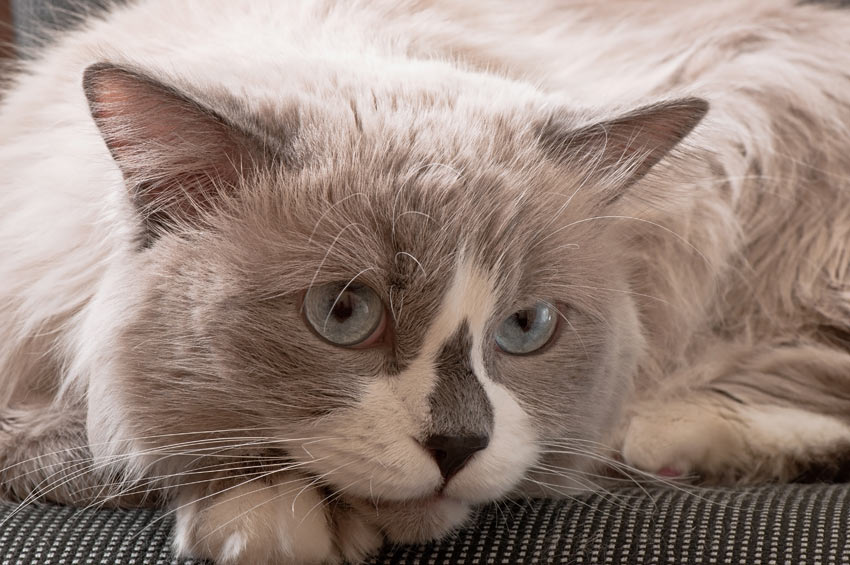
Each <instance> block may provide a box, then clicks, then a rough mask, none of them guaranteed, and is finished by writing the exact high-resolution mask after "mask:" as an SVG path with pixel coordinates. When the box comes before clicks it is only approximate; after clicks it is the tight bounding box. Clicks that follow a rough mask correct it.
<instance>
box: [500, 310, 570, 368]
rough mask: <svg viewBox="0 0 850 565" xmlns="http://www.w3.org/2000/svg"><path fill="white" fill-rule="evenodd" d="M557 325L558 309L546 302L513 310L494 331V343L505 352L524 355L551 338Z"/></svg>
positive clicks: (535, 349)
mask: <svg viewBox="0 0 850 565" xmlns="http://www.w3.org/2000/svg"><path fill="white" fill-rule="evenodd" d="M557 327H558V311H557V310H556V309H555V307H554V306H552V305H551V304H549V303H547V302H538V303H537V304H535V305H534V306H533V307H531V308H526V309H524V310H519V311H517V312H514V313H513V314H511V315H510V316H508V318H507V319H506V320H505V321H504V322H502V325H501V326H499V329H498V330H497V331H496V344H497V345H498V346H499V347H500V348H501V349H502V351H504V352H506V353H511V354H513V355H525V354H527V353H533V352H534V351H537V350H538V349H540V348H541V347H543V346H544V345H546V344H547V343H549V340H551V339H552V336H553V335H554V334H555V330H556V329H557Z"/></svg>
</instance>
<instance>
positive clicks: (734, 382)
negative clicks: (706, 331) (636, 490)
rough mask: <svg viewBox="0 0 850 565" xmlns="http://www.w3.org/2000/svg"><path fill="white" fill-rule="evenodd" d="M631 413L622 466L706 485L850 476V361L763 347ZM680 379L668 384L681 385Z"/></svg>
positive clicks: (818, 351) (819, 349) (807, 348)
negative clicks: (625, 465) (688, 478)
mask: <svg viewBox="0 0 850 565" xmlns="http://www.w3.org/2000/svg"><path fill="white" fill-rule="evenodd" d="M691 371H692V372H693V373H694V374H698V375H699V378H698V379H696V380H697V383H696V386H691V387H681V388H677V389H671V390H669V391H667V392H666V393H664V394H660V395H657V396H652V397H649V395H645V396H647V397H648V398H645V399H643V400H642V401H640V402H638V403H637V404H636V405H635V406H633V407H632V409H631V411H630V412H631V413H630V416H629V419H628V423H627V425H626V427H625V432H624V434H623V445H622V454H623V458H624V460H625V462H626V463H627V464H629V465H632V466H635V467H637V468H639V469H642V470H644V471H647V472H650V473H654V474H659V475H662V476H668V477H686V476H693V477H694V479H695V480H697V481H699V482H702V483H709V484H743V483H756V482H765V481H793V480H827V481H830V480H844V479H847V478H850V425H848V422H850V355H848V354H847V353H846V352H844V351H840V350H836V349H832V348H828V347H825V346H819V345H790V346H789V345H783V346H775V347H762V348H759V349H758V350H755V351H751V352H750V353H749V354H744V355H733V356H732V359H731V360H730V362H721V363H718V362H716V361H710V362H708V364H707V367H706V368H701V367H695V368H693V369H692V370H691ZM685 378H687V376H686V375H682V376H681V378H679V379H677V378H676V376H674V378H673V379H671V380H672V381H676V380H679V381H682V380H683V379H685Z"/></svg>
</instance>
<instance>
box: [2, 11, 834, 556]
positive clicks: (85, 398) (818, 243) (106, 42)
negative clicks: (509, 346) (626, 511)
mask: <svg viewBox="0 0 850 565" xmlns="http://www.w3.org/2000/svg"><path fill="white" fill-rule="evenodd" d="M848 25H850V14H848V13H845V12H842V11H840V10H836V9H832V8H829V7H825V6H817V5H796V4H794V3H792V2H786V1H783V0H770V1H768V0H760V1H755V2H747V3H741V2H737V1H735V2H731V1H730V2H717V1H711V2H704V3H701V4H697V5H687V6H686V5H685V4H680V5H672V4H670V3H667V2H656V3H646V2H642V3H631V2H605V3H599V2H580V1H573V2H566V1H565V2H536V3H533V4H532V5H531V6H522V8H521V9H517V7H516V6H515V5H514V3H511V2H507V1H504V2H500V1H493V2H487V3H484V2H450V1H448V0H430V1H419V2H416V1H412V0H411V1H405V2H396V1H392V2H390V1H386V2H384V1H381V0H375V1H372V2H354V1H352V2H335V1H334V2H331V1H321V0H316V1H312V2H296V1H294V0H292V1H285V2H271V1H269V2H256V1H252V2H247V1H246V2H237V1H233V0H229V1H227V2H225V1H218V0H215V1H210V0H204V1H203V2H202V1H200V0H198V1H188V0H187V1H185V2H179V3H175V2H170V1H166V0H143V1H139V2H134V3H131V4H130V5H128V6H116V7H114V8H113V9H111V10H109V11H108V13H107V14H106V15H104V16H102V17H97V18H91V19H89V20H88V21H86V22H85V23H84V24H83V25H81V26H80V28H79V29H78V30H76V31H73V32H70V33H66V34H62V35H61V36H59V37H57V38H56V40H55V42H54V43H53V44H51V45H50V46H48V47H45V48H44V49H42V50H40V51H39V53H38V54H37V56H36V57H35V58H34V59H33V60H32V61H28V62H26V63H23V64H22V69H21V72H20V73H18V74H17V75H16V76H15V77H14V81H13V82H14V84H13V85H12V86H11V87H10V88H9V89H8V90H7V91H6V92H5V94H4V97H3V98H2V101H0V131H2V132H3V137H2V140H0V170H2V171H3V173H2V177H0V210H2V211H3V214H2V218H0V249H3V255H2V257H1V258H0V281H3V282H2V288H0V379H2V382H3V386H2V387H0V394H2V398H0V406H2V415H3V421H2V426H0V465H2V472H1V473H2V476H0V479H2V488H3V492H4V494H5V496H7V497H9V498H14V499H26V500H29V499H33V498H38V497H44V498H49V499H51V500H57V501H60V502H70V503H76V504H84V503H93V502H97V503H113V504H124V505H129V504H148V503H155V504H165V505H168V506H169V507H170V508H171V509H172V510H173V511H174V512H175V513H176V516H177V535H176V549H177V550H178V552H180V553H182V554H186V555H197V556H201V557H210V558H213V559H217V560H219V561H221V562H225V563H259V562H281V561H284V562H292V563H308V562H309V563H312V562H322V561H333V560H338V559H342V558H345V559H348V560H352V561H356V560H358V559H361V558H362V557H363V556H365V555H367V554H368V553H369V552H371V551H373V550H375V549H376V548H377V547H378V546H379V545H380V543H381V542H382V540H383V539H384V538H388V539H390V540H392V541H400V542H406V541H418V540H425V539H431V538H434V537H439V536H441V535H443V534H445V533H446V532H448V531H450V530H451V529H452V528H454V527H457V526H458V525H459V524H461V523H462V522H463V521H464V520H465V518H466V516H467V515H468V513H469V509H470V507H471V506H472V505H474V504H477V503H482V502H487V501H491V500H495V499H499V498H501V497H503V496H507V495H509V494H512V493H513V494H516V493H524V494H544V495H563V494H569V493H570V492H574V491H575V490H576V489H584V488H595V487H596V486H597V481H598V479H599V476H598V474H599V473H600V472H602V471H603V470H604V468H605V467H606V466H608V467H610V468H613V469H614V470H619V471H623V470H627V471H629V472H632V473H638V474H640V473H644V474H645V476H648V475H652V474H661V475H674V476H679V477H686V476H690V477H693V478H696V479H698V480H700V481H702V482H716V483H744V482H762V481H777V480H779V481H787V480H794V479H797V478H841V477H843V474H844V473H845V472H846V467H845V465H844V462H845V461H846V460H847V446H848V441H850V427H848V425H850V424H849V423H848V421H847V416H846V414H847V406H848V399H849V398H850V382H848V375H850V354H848V352H847V344H848V339H850V337H848V336H850V334H848V327H850V308H849V307H848V306H850V303H848V301H850V295H848V294H847V290H846V284H847V283H846V282H845V281H847V280H848V278H849V277H848V266H850V254H848V252H847V241H848V236H850V196H848V194H850V193H848V192H847V191H846V190H845V184H846V183H847V179H848V178H850V177H848V175H850V157H848V153H847V147H850V131H848V124H850V74H848V73H847V70H846V69H848V68H850V39H848V36H847V32H846V30H847V29H848ZM354 281H356V282H357V284H363V285H366V286H368V287H369V288H371V289H373V290H374V291H375V292H376V293H377V294H378V295H379V296H380V297H381V300H382V302H383V304H384V305H385V308H386V311H387V317H386V320H385V324H386V328H387V329H386V331H385V333H384V334H383V335H382V338H381V340H380V341H378V342H376V343H375V344H373V346H371V347H368V348H360V349H357V348H342V347H337V346H333V345H331V344H330V343H328V342H327V341H325V340H322V339H321V338H319V337H318V336H317V335H316V334H315V333H314V332H313V331H311V330H310V329H308V326H307V323H306V322H305V319H304V317H303V316H302V312H301V310H302V302H303V300H304V299H305V292H306V291H308V289H312V288H314V287H317V286H321V285H322V284H325V283H334V282H341V283H346V284H350V283H352V282H354ZM540 301H543V302H545V303H547V304H551V305H552V307H553V308H555V309H557V311H558V314H559V316H560V318H561V321H560V324H559V328H558V330H556V335H555V337H554V338H553V339H552V341H551V342H550V343H549V344H548V345H547V346H545V347H544V348H542V349H540V350H539V351H537V352H535V353H533V354H530V355H522V356H512V355H509V354H506V353H505V352H503V351H500V350H499V349H498V348H497V347H496V346H495V345H494V335H495V333H496V331H497V330H498V327H499V325H500V324H501V322H502V321H504V320H505V319H506V318H508V317H510V316H511V315H512V313H514V312H517V311H519V310H522V309H524V308H529V307H530V306H532V305H534V304H535V303H536V302H540ZM382 327H383V326H382ZM455 436H456V437H471V436H475V437H479V438H481V437H483V438H485V439H486V447H484V448H482V449H479V450H478V451H477V452H476V453H474V455H472V456H471V458H469V459H468V461H467V462H466V463H465V465H463V466H462V467H460V468H459V470H457V471H456V472H454V473H453V474H451V475H449V474H447V472H446V471H445V470H444V469H443V468H442V467H440V466H439V465H438V464H437V463H438V462H439V461H440V455H439V453H438V452H439V450H438V449H435V448H433V447H432V444H431V443H429V441H431V439H429V438H434V437H455Z"/></svg>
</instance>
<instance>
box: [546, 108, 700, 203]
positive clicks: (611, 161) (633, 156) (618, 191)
mask: <svg viewBox="0 0 850 565" xmlns="http://www.w3.org/2000/svg"><path fill="white" fill-rule="evenodd" d="M708 109H709V106H708V102H706V101H705V100H703V99H701V98H680V99H675V100H666V101H663V102H658V103H656V104H651V105H649V106H643V107H642V108H638V109H636V110H632V111H631V112H627V113H625V114H622V115H619V116H615V117H613V118H611V119H608V120H603V121H599V122H595V123H591V124H588V125H581V126H578V127H576V126H575V125H573V124H572V123H571V120H569V119H566V120H563V119H559V118H558V117H557V116H552V117H550V118H549V119H548V120H547V121H546V123H545V124H544V125H543V126H542V127H541V128H540V129H539V132H538V139H539V142H540V145H541V147H542V148H543V150H544V151H545V153H546V154H547V155H548V156H549V157H550V158H552V159H554V160H555V161H557V162H559V163H561V164H564V165H565V166H568V167H570V169H571V171H572V172H573V173H574V174H576V175H577V176H579V177H580V178H581V179H582V181H583V183H588V184H592V185H594V188H593V189H592V190H595V191H596V192H597V194H599V197H600V202H601V203H602V204H610V203H613V202H614V201H616V200H617V199H619V198H620V197H621V196H622V195H623V194H624V193H625V191H626V189H627V188H628V187H629V186H631V185H632V184H634V183H635V182H637V181H638V180H640V179H641V178H642V177H644V176H645V175H646V174H647V173H649V171H650V170H651V169H652V168H653V167H655V165H656V164H658V163H659V162H660V161H661V160H662V159H664V158H665V157H666V156H667V155H668V154H669V153H670V152H671V151H672V150H673V148H674V147H676V146H677V145H678V144H679V143H680V142H681V141H682V140H683V139H684V138H685V137H686V136H687V135H688V134H689V133H690V132H691V131H692V130H693V129H694V127H696V125H697V124H698V123H699V122H700V121H701V120H702V119H703V117H705V115H706V113H707V112H708Z"/></svg>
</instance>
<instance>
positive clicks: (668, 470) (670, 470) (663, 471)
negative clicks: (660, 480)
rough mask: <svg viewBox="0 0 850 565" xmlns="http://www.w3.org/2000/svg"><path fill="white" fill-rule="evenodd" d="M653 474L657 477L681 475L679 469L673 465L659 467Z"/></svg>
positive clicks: (671, 477)
mask: <svg viewBox="0 0 850 565" xmlns="http://www.w3.org/2000/svg"><path fill="white" fill-rule="evenodd" d="M655 474H656V475H658V476H659V477H665V478H668V479H675V478H676V477H681V476H682V473H681V471H679V470H678V469H676V468H675V467H661V468H660V469H658V472H657V473H655Z"/></svg>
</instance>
